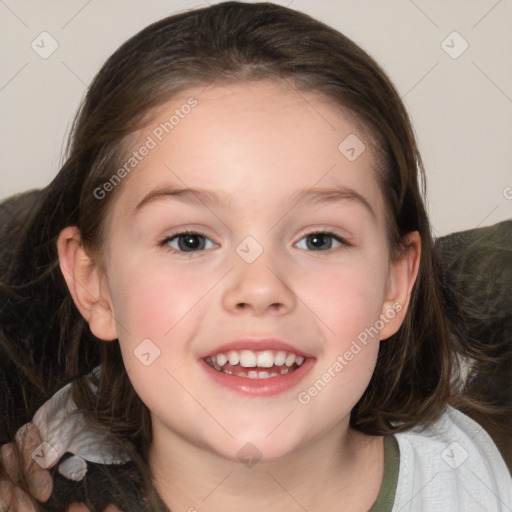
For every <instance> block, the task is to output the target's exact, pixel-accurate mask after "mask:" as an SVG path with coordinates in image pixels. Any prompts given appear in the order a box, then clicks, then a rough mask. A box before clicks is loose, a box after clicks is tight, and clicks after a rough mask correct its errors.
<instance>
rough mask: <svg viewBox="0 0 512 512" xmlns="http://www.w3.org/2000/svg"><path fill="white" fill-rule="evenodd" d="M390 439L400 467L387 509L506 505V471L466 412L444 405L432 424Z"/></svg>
mask: <svg viewBox="0 0 512 512" xmlns="http://www.w3.org/2000/svg"><path fill="white" fill-rule="evenodd" d="M395 438H396V440H397V442H398V446H399V450H400V469H399V477H398V485H397V490H396V497H395V507H394V509H393V510H401V511H402V512H406V511H414V512H423V511H424V512H427V511H428V512H433V511H438V510H439V511H444V510H453V511H458V510H461V511H462V510H495V511H497V512H499V511H505V510H510V509H511V508H512V477H511V475H510V472H509V470H508V468H507V466H506V464H505V462H504V460H503V458H502V456H501V454H500V453H499V451H498V448H497V447H496V445H495V444H494V442H493V440H492V439H491V437H490V436H489V434H488V433H487V432H486V431H485V430H484V429H483V428H482V427H481V426H480V425H479V424H478V423H476V422H475V421H473V420H472V419H471V418H469V417H468V416H467V415H465V414H463V413H461V412H460V411H458V410H456V409H454V408H453V407H450V406H448V407H447V409H446V411H445V413H444V414H443V415H442V417H441V418H440V419H439V420H438V421H437V422H435V423H434V424H432V425H430V426H429V427H425V426H421V425H420V426H416V427H414V428H413V429H411V430H409V431H407V432H402V433H399V434H396V435H395ZM489 507H490V508H489Z"/></svg>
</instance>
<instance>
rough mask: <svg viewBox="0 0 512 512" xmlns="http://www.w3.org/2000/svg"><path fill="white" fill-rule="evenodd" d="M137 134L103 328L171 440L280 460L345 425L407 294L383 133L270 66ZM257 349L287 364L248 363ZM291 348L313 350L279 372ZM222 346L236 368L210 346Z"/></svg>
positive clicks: (167, 110)
mask: <svg viewBox="0 0 512 512" xmlns="http://www.w3.org/2000/svg"><path fill="white" fill-rule="evenodd" d="M191 98H194V99H191ZM187 105H188V106H187ZM363 144H364V146H363ZM144 148H145V149H144ZM132 150H133V151H134V153H133V154H132V153H130V155H128V157H127V163H126V166H125V173H123V172H118V173H117V176H118V177H121V178H122V179H124V180H126V182H125V183H123V184H122V186H123V189H122V191H121V193H120V194H119V195H118V197H117V199H116V200H115V202H114V204H113V206H112V209H111V210H110V214H109V217H108V219H107V221H108V222H107V233H108V235H107V240H108V242H107V245H106V247H105V255H106V276H105V280H104V283H103V284H104V293H105V297H106V298H107V302H108V304H109V307H110V308H111V311H112V315H113V318H114V319H115V322H114V320H113V321H112V325H111V330H110V331H108V329H105V328H103V327H99V326H96V325H95V324H94V322H91V329H92V330H93V332H94V333H95V334H96V335H97V336H98V337H100V338H103V339H112V338H113V337H117V338H118V339H119V342H120V346H121V350H122V354H123V359H124V364H125V366H126V370H127V372H128V375H129V378H130V379H131V382H132V383H133V386H134V388H135V390H136V392H137V393H138V395H139V396H140V398H141V399H142V400H143V401H144V403H145V404H146V405H147V406H148V408H149V409H150V410H151V414H152V421H153V428H154V436H155V439H162V440H163V439H165V440H167V441H168V442H169V443H170V442H172V441H173V440H174V441H175V442H178V440H179V442H186V443H193V444H194V445H195V446H197V447H200V448H202V449H206V450H208V451H209V452H212V453H216V454H218V455H220V456H222V457H225V458H228V459H232V460H237V459H238V458H239V457H241V454H243V453H245V452H244V451H243V450H242V452H240V450H241V449H242V448H243V449H244V450H246V451H247V450H249V451H251V450H254V454H256V453H258V457H260V456H261V457H262V461H266V460H267V461H270V460H272V459H276V458H277V457H280V456H282V455H285V454H289V453H291V452H293V451H294V450H297V449H298V448H299V447H302V446H305V445H306V444H307V443H309V442H313V441H315V440H317V439H320V438H321V436H322V434H325V432H327V431H328V430H330V431H331V432H332V431H333V430H332V429H333V428H335V427H336V428H338V427H343V428H345V430H346V428H347V427H348V422H349V415H350V411H351V409H352V408H353V406H354V405H355V404H356V402H357V401H358V400H359V398H360V397H361V395H362V394H363V392H364V390H365V389H366V387H367V386H368V383H369V381H370V378H371V376H372V373H373V370H374V366H375V363H376V358H377V354H378V350H379V339H384V338H387V337H389V336H390V335H391V334H393V333H394V332H396V330H397V329H398V327H399V324H400V322H401V318H402V314H400V313H398V310H399V309H400V308H401V306H400V305H398V306H397V300H398V301H399V302H400V300H399V299H404V301H405V302H407V298H406V295H407V291H404V290H405V288H406V287H407V283H406V284H404V282H405V281H404V279H402V277H400V276H403V272H402V270H400V269H403V268H405V267H404V266H402V267H400V266H399V264H397V265H396V266H394V265H391V264H390V261H389V259H388V247H387V242H386V236H385V233H386V228H385V221H384V202H383V198H382V196H381V192H380V190H379V186H378V184H377V181H376V178H375V174H374V170H373V169H372V168H371V165H372V156H371V152H370V144H369V141H368V140H367V139H366V138H365V136H364V135H363V134H362V133H361V132H360V130H359V129H358V128H356V125H355V124H353V123H352V122H350V121H349V120H348V118H346V117H345V116H343V115H342V114H341V113H340V112H339V111H337V110H335V109H334V108H333V106H332V104H330V103H328V102H327V101H326V100H324V99H322V98H320V97H318V96H316V95H313V94H310V93H305V92H300V93H299V92H298V91H295V90H294V89H292V88H291V87H289V86H288V84H287V83H286V82H279V83H276V82H271V81H258V82H253V83H236V84H229V85H212V86H209V87H208V88H206V89H205V88H204V87H203V88H199V87H197V88H191V89H188V90H187V91H185V92H183V93H181V94H180V95H179V96H176V97H174V98H173V99H172V101H170V102H169V103H168V104H165V105H163V106H161V107H160V108H159V110H158V115H157V118H156V119H155V120H154V121H153V122H152V123H151V124H149V125H148V126H147V127H146V128H145V129H144V130H141V131H140V132H138V133H137V137H136V139H135V140H134V141H133V145H132ZM130 157H132V160H128V158H130ZM127 170H129V172H127ZM125 174H126V176H124V175H125ZM123 176H124V177H123ZM112 182H113V183H114V181H112ZM115 186H120V185H117V184H116V185H111V186H110V187H109V186H108V185H106V186H104V187H103V188H102V190H103V191H105V193H111V192H109V189H112V188H115ZM173 189H200V190H201V194H194V193H192V192H182V193H179V194H178V193H176V194H174V193H171V191H172V190H173ZM327 189H329V190H330V192H328V191H327ZM335 189H336V190H337V192H335V191H334V190H335ZM101 193H102V192H98V195H99V196H100V195H101ZM99 200H101V199H99ZM184 231H190V232H192V233H194V234H192V235H190V234H189V235H187V234H185V235H183V234H182V235H179V233H183V232H184ZM326 232H329V233H330V232H332V233H334V235H332V234H323V235H322V233H326ZM400 272H402V273H400ZM404 301H402V302H404ZM404 308H405V305H404ZM102 325H103V324H102ZM378 331H380V334H379V333H378ZM264 339H267V340H268V339H274V340H279V341H280V342H281V343H282V344H281V345H280V344H278V343H277V342H273V341H265V340H264ZM244 340H245V341H244ZM251 342H252V344H251ZM283 344H285V345H283ZM236 349H238V350H236ZM247 349H251V350H252V351H253V352H254V351H256V354H255V356H256V358H257V357H258V352H261V351H268V350H271V351H272V352H271V354H270V356H269V354H266V355H263V356H262V357H261V359H260V361H258V363H261V365H260V366H265V365H266V364H272V365H273V367H272V368H270V369H266V368H265V367H259V368H256V369H252V368H250V367H242V366H240V365H238V366H236V359H237V357H242V359H243V362H244V364H248V365H249V366H253V365H254V361H252V362H251V359H252V358H253V352H244V353H243V354H242V352H241V350H247ZM232 350H233V351H234V355H233V354H231V355H230V354H229V352H231V351H232ZM283 351H284V352H285V354H286V357H288V355H289V354H290V353H292V354H295V355H296V356H301V357H304V356H307V357H305V360H304V362H303V363H302V365H301V367H300V368H298V369H296V370H295V371H291V372H289V373H288V374H285V375H280V373H281V371H282V370H283V369H284V368H287V366H286V362H285V364H284V366H283V361H282V358H283V355H282V354H279V352H283ZM219 353H222V354H224V355H225V356H226V357H229V358H230V361H231V362H232V363H233V368H231V366H229V365H227V364H225V365H224V366H223V368H224V370H225V369H229V368H231V370H233V372H234V373H233V374H231V375H229V374H227V373H224V372H223V371H219V370H218V369H214V368H211V367H210V366H209V365H208V364H207V363H206V362H205V358H208V356H216V355H217V354H219ZM272 356H274V360H272ZM226 357H224V358H223V357H222V356H220V358H219V360H218V361H217V362H218V363H222V362H224V360H225V359H226ZM269 357H270V358H269ZM265 361H270V363H267V362H265ZM289 361H291V362H293V361H295V365H292V366H291V367H290V370H294V368H296V367H297V366H296V364H297V363H300V362H302V361H301V359H300V358H299V360H298V361H297V359H296V358H295V359H294V358H293V357H291V358H290V359H289ZM244 372H245V373H244ZM248 372H256V373H251V374H250V376H261V377H262V378H258V379H252V378H250V376H240V375H249V374H248ZM259 372H266V373H261V374H260V373H259ZM295 372H297V373H295ZM237 373H238V374H239V375H237ZM271 373H272V374H275V373H279V375H277V376H272V377H270V374H271ZM274 379H275V380H274ZM247 443H252V445H248V444H247ZM253 445H254V446H253ZM239 452H240V453H239ZM249 455H251V454H249Z"/></svg>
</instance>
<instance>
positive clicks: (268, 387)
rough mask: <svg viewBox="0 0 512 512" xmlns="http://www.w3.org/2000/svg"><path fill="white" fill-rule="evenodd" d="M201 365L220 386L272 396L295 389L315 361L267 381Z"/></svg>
mask: <svg viewBox="0 0 512 512" xmlns="http://www.w3.org/2000/svg"><path fill="white" fill-rule="evenodd" d="M199 363H200V365H201V366H202V367H203V368H204V369H205V371H206V373H207V374H208V376H209V377H210V378H211V379H213V380H214V381H215V382H216V383H217V384H219V385H220V386H224V387H226V388H228V389H230V390H232V391H235V392H238V393H241V394H243V395H246V396H247V395H253V396H272V395H278V394H279V393H283V392H285V391H287V390H289V389H291V388H293V387H295V386H296V385H297V384H298V383H299V382H300V381H301V380H302V379H303V378H304V377H305V376H306V374H307V373H309V371H310V370H311V368H313V365H314V364H315V359H313V358H311V357H308V358H307V359H306V360H305V361H304V363H303V364H302V366H299V368H297V369H296V370H295V371H293V372H291V373H287V374H285V375H276V376H275V377H268V378H266V379H250V378H249V377H239V376H238V375H229V374H227V373H224V372H221V371H218V370H215V369H214V368H212V367H211V366H210V365H209V364H208V363H206V362H205V361H204V360H203V359H201V360H200V361H199ZM261 370H264V368H261Z"/></svg>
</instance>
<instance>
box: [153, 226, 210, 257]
mask: <svg viewBox="0 0 512 512" xmlns="http://www.w3.org/2000/svg"><path fill="white" fill-rule="evenodd" d="M205 240H208V241H210V242H211V240H210V239H209V238H208V237H207V236H205V235H202V234H201V233H197V232H196V231H191V230H185V231H180V232H178V233H173V234H171V235H169V236H168V237H166V238H164V239H163V240H162V241H161V242H160V243H159V245H160V246H162V247H166V248H167V249H168V250H169V251H171V252H197V251H203V250H205V249H209V248H210V247H205V245H206V243H205ZM173 244H174V245H173ZM176 244H177V247H176Z"/></svg>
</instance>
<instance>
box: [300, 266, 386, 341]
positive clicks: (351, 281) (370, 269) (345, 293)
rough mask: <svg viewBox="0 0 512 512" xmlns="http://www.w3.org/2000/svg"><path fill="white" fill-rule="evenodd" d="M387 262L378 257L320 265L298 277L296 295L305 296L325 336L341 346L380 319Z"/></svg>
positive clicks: (305, 300)
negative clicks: (298, 288) (298, 286)
mask: <svg viewBox="0 0 512 512" xmlns="http://www.w3.org/2000/svg"><path fill="white" fill-rule="evenodd" d="M384 264H385V263H382V262H381V261H379V259H378V258H374V259H365V258H364V257H361V258H359V259H358V258H351V259H350V260H349V259H348V258H347V260H346V261H344V262H343V263H340V265H333V266H330V267H325V266H324V267H322V266H320V265H319V266H318V267H317V268H316V269H315V271H314V272H313V271H310V272H302V273H301V274H300V276H299V275H298V276H297V279H299V281H298V282H300V283H301V284H300V291H299V290H297V295H298V296H299V297H300V296H304V297H305V299H304V302H305V303H306V304H307V305H308V306H309V307H310V308H311V310H312V311H313V312H314V313H315V314H316V315H317V317H318V318H319V320H320V322H319V325H323V326H324V328H325V330H324V334H325V336H326V338H327V339H331V340H334V342H335V344H336V345H338V346H339V348H342V347H343V346H344V345H345V344H346V343H347V341H350V340H351V339H352V338H354V337H357V335H358V334H359V333H360V332H361V331H363V330H364V329H366V328H369V327H371V326H373V325H374V324H375V322H376V320H377V319H378V318H379V315H380V312H381V307H382V302H383V298H384V288H385V283H386V276H387V274H386V273H385V267H384ZM306 297H307V299H306Z"/></svg>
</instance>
